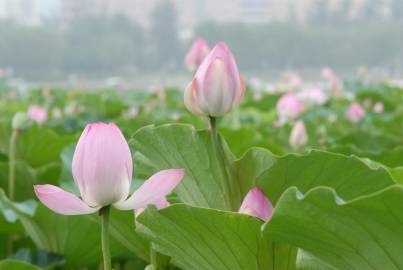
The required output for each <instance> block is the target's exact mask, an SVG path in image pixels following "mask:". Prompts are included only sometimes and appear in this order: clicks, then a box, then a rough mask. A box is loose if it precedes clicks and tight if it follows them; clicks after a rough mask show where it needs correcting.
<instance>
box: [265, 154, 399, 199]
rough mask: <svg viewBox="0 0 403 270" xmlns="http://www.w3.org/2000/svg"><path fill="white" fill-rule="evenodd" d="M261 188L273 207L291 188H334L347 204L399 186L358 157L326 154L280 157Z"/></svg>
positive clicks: (386, 172)
mask: <svg viewBox="0 0 403 270" xmlns="http://www.w3.org/2000/svg"><path fill="white" fill-rule="evenodd" d="M257 184H258V185H259V186H260V187H261V188H262V189H263V190H264V192H265V194H266V195H267V196H268V197H269V198H270V200H271V201H272V202H273V203H276V202H277V200H278V198H279V197H280V196H281V194H282V193H283V192H284V191H285V190H286V189H287V188H289V187H291V186H296V187H298V189H300V190H301V191H302V192H306V191H308V190H309V189H311V188H314V187H317V186H328V187H332V188H334V189H335V190H336V191H337V193H338V194H339V195H340V196H341V197H342V198H343V199H346V200H350V199H353V198H355V197H358V196H362V195H366V194H370V193H373V192H376V191H378V190H380V189H383V188H385V187H387V186H390V185H393V184H395V181H394V180H393V178H392V176H391V175H390V174H389V172H388V171H387V170H386V169H384V168H382V167H378V168H370V167H369V166H368V165H367V164H365V163H364V162H363V161H362V160H360V159H359V158H357V157H354V156H344V155H341V154H334V153H329V152H322V151H311V152H310V153H308V154H305V155H296V154H289V155H286V156H283V157H279V158H278V159H277V160H276V161H275V162H274V164H273V165H272V166H271V167H270V168H269V169H268V170H266V172H265V173H264V174H262V175H261V176H260V177H258V180H257Z"/></svg>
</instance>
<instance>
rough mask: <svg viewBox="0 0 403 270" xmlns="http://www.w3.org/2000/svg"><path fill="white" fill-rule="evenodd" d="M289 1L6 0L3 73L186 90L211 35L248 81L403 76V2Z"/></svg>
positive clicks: (52, 81) (54, 82)
mask: <svg viewBox="0 0 403 270" xmlns="http://www.w3.org/2000/svg"><path fill="white" fill-rule="evenodd" d="M215 2H217V1H215ZM285 2H287V1H279V0H260V1H256V0H255V1H251V0H250V1H246V0H243V1H220V2H219V3H216V4H215V5H213V3H212V1H209V0H204V1H195V0H192V1H179V0H155V1H125V0H117V1H112V0H109V1H107V0H103V1H101V0H83V1H65V0H64V1H63V0H47V1H39V2H38V1H35V0H30V1H18V0H17V1H7V0H3V1H0V18H2V20H1V22H0V35H1V37H2V39H1V41H0V67H1V69H2V74H3V75H4V76H8V77H14V78H22V79H23V80H24V81H28V82H35V83H41V84H46V85H51V86H75V85H77V86H79V87H83V88H97V87H102V86H105V87H107V86H112V85H121V86H122V87H134V88H147V87H153V86H154V85H159V84H163V85H172V86H182V85H183V83H184V82H186V81H187V77H188V73H187V71H186V70H185V67H184V56H185V54H186V52H187V51H188V49H189V48H190V46H191V44H192V42H193V41H194V39H195V38H196V37H198V36H203V37H204V38H205V39H206V41H207V42H208V43H209V45H210V46H211V47H213V46H214V45H215V44H216V43H217V42H219V41H225V42H226V43H227V44H228V45H229V46H230V47H231V49H232V51H233V53H234V55H235V56H236V59H237V61H238V64H239V67H240V69H241V70H242V73H243V74H245V76H246V77H247V78H248V79H254V78H260V79H263V80H266V81H270V80H274V79H276V78H278V77H279V76H281V75H282V74H283V73H284V72H298V73H300V74H301V75H303V76H304V77H305V78H307V79H310V80H315V79H317V78H318V77H319V76H320V70H321V69H322V68H323V67H331V68H332V69H333V70H335V71H337V72H338V74H340V75H341V76H343V77H345V78H352V77H354V76H356V75H357V72H358V73H363V72H364V73H366V74H369V75H371V76H372V77H373V78H376V79H380V80H381V79H385V78H400V77H401V76H402V73H403V71H402V70H403V46H402V44H403V20H402V19H401V18H403V3H402V2H401V1H399V0H385V1H376V0H366V1H365V0H362V1H358V0H333V1H324V0H316V1H314V0H311V1H308V0H304V1H296V0H294V1H288V2H287V3H285ZM38 3H39V4H38Z"/></svg>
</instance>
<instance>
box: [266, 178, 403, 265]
mask: <svg viewBox="0 0 403 270" xmlns="http://www.w3.org/2000/svg"><path fill="white" fill-rule="evenodd" d="M401 205H403V187H402V186H400V185H395V186H391V187H388V188H386V189H384V190H382V191H379V192H377V193H375V194H372V195H368V196H363V197H360V198H356V199H354V200H352V201H349V202H347V203H346V202H345V201H344V200H343V199H341V198H340V197H338V196H337V195H336V193H335V192H334V190H333V189H329V188H325V187H318V188H315V189H312V190H310V191H309V192H307V193H306V194H305V195H302V194H301V193H300V192H299V191H298V189H297V188H295V187H293V188H290V189H289V190H288V191H287V192H286V193H285V194H284V195H283V196H282V197H281V198H280V200H279V202H278V204H277V206H276V211H275V213H274V215H273V217H272V219H271V220H270V222H269V223H268V224H267V226H266V227H265V230H264V233H265V234H267V235H270V237H272V238H273V239H274V240H276V241H281V242H285V243H288V244H291V245H295V246H297V247H299V248H302V249H304V250H306V251H308V252H309V253H311V254H312V255H314V256H316V257H317V258H319V259H320V260H323V261H324V262H326V263H328V264H329V265H331V266H334V267H336V268H338V269H346V270H347V269H357V270H358V269H391V270H392V269H403V257H402V254H401V251H402V250H403V212H402V211H401Z"/></svg>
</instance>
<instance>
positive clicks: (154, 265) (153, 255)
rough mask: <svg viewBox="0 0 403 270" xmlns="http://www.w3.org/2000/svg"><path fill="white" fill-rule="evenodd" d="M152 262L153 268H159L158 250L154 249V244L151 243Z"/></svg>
mask: <svg viewBox="0 0 403 270" xmlns="http://www.w3.org/2000/svg"><path fill="white" fill-rule="evenodd" d="M150 264H151V265H152V267H153V269H155V270H157V269H158V263H157V252H156V251H155V250H154V249H153V245H152V244H151V245H150Z"/></svg>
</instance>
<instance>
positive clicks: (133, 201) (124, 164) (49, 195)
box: [34, 123, 184, 215]
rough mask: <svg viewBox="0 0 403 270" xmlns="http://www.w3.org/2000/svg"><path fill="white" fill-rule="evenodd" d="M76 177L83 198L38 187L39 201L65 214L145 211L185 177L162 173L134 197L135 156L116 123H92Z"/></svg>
mask: <svg viewBox="0 0 403 270" xmlns="http://www.w3.org/2000/svg"><path fill="white" fill-rule="evenodd" d="M72 169H73V177H74V182H75V184H76V185H77V187H78V189H79V191H80V194H81V198H79V197H77V196H76V195H74V194H72V193H69V192H66V191H64V190H63V189H61V188H59V187H57V186H53V185H35V186H34V190H35V194H36V196H37V197H38V199H39V200H40V201H41V202H42V203H43V204H44V205H46V206H47V207H48V208H50V209H51V210H53V211H54V212H56V213H59V214H62V215H82V214H90V213H94V212H96V211H98V210H100V209H101V208H102V207H104V206H109V205H113V206H115V207H116V208H118V209H121V210H130V209H138V208H144V207H146V206H147V205H148V204H153V203H155V202H156V201H158V200H159V199H160V198H163V197H164V196H165V195H167V194H168V193H170V192H171V191H172V190H173V189H174V188H175V186H176V185H177V184H178V183H179V182H180V181H181V179H182V178H183V176H184V170H183V169H168V170H162V171H159V172H157V173H156V174H154V175H153V176H151V177H150V178H149V179H148V180H147V181H145V182H144V183H143V185H141V186H140V187H139V188H138V189H137V190H136V191H135V192H134V193H133V195H131V196H130V197H128V195H129V191H130V185H131V181H132V157H131V153H130V149H129V146H128V145H127V142H126V140H125V138H124V137H123V134H122V133H121V132H120V130H119V128H118V127H117V126H116V125H115V124H112V123H110V124H105V123H94V124H88V125H87V126H86V127H85V129H84V132H83V133H82V134H81V137H80V139H79V141H78V143H77V146H76V150H75V152H74V156H73V166H72Z"/></svg>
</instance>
